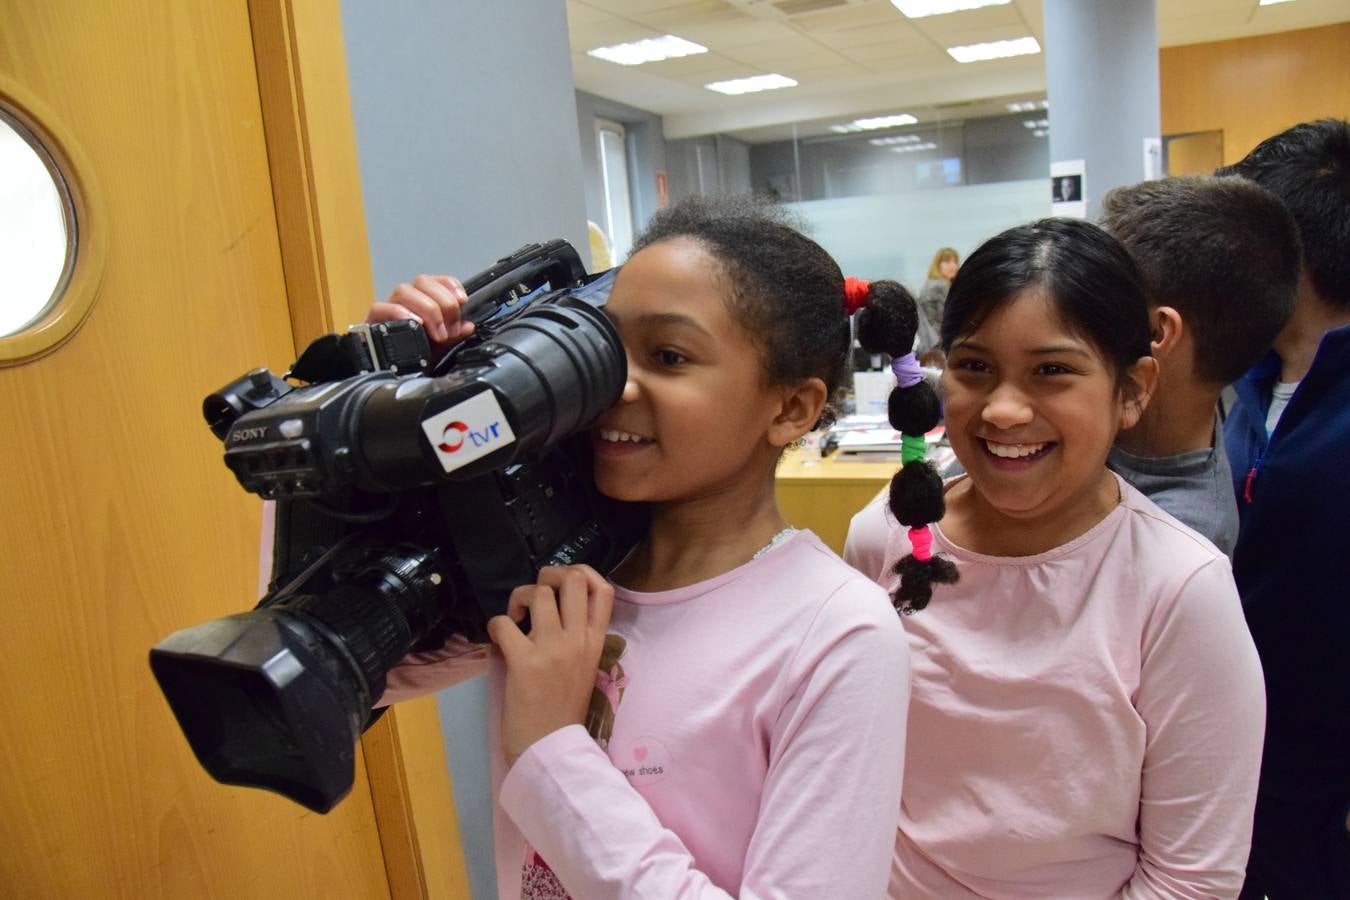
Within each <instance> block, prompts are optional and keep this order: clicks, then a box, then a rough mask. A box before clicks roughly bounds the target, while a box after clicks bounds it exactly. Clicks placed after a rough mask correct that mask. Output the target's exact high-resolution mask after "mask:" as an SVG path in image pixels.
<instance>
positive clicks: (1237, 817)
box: [845, 481, 1265, 900]
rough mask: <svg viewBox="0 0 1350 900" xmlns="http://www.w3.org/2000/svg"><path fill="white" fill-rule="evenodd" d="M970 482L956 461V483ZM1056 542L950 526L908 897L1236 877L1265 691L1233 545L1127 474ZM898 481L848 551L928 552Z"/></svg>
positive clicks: (903, 840) (929, 655) (903, 891)
mask: <svg viewBox="0 0 1350 900" xmlns="http://www.w3.org/2000/svg"><path fill="white" fill-rule="evenodd" d="M953 483H954V482H953ZM1120 490H1121V495H1122V500H1121V503H1120V504H1119V505H1118V506H1116V508H1115V509H1114V510H1112V511H1111V513H1109V514H1108V515H1107V516H1106V518H1105V519H1103V520H1102V521H1101V522H1099V523H1098V524H1097V525H1096V526H1094V527H1093V528H1092V529H1091V530H1089V531H1088V532H1087V533H1085V534H1083V535H1081V536H1079V537H1078V538H1076V539H1074V540H1073V541H1070V542H1069V543H1067V544H1064V545H1063V546H1061V547H1057V548H1055V549H1053V550H1050V551H1048V552H1046V553H1041V554H1038V555H1036V556H1027V557H991V556H984V555H981V554H978V553H973V552H971V551H969V550H966V549H963V548H961V547H958V546H956V545H955V544H953V543H952V542H951V541H950V540H948V539H947V537H946V536H945V535H944V534H943V533H942V531H941V529H940V528H937V527H934V528H933V538H934V540H933V552H935V553H937V552H941V553H943V554H945V555H947V556H948V557H949V558H951V559H952V560H953V561H954V562H955V563H956V566H957V569H958V570H959V571H960V575H961V580H960V582H959V583H958V584H956V585H953V586H950V587H948V586H939V587H938V588H937V589H936V590H935V591H934V594H933V599H932V601H931V603H930V604H929V605H928V607H927V608H926V609H924V610H923V611H921V612H919V613H916V614H915V615H912V616H908V617H906V618H905V621H904V624H905V631H906V633H907V636H908V639H909V645H910V651H911V657H912V660H913V666H914V680H913V688H912V689H913V694H912V699H911V705H910V719H909V746H908V751H907V754H906V762H905V779H904V797H903V802H902V803H901V811H900V827H899V830H898V832H897V835H896V844H895V859H894V864H893V867H892V873H891V887H890V896H891V897H895V898H901V897H905V898H909V897H944V898H964V897H987V898H1031V897H1035V898H1050V897H1053V898H1075V900H1088V898H1105V897H1125V898H1145V897H1148V898H1187V897H1236V896H1237V895H1238V891H1239V890H1240V888H1241V886H1242V881H1243V872H1244V871H1245V868H1246V862H1247V851H1248V846H1249V843H1250V840H1251V825H1252V810H1253V806H1254V804H1255V798H1256V781H1257V773H1258V769H1259V767H1260V758H1261V742H1262V736H1263V727H1264V721H1265V695H1264V688H1263V684H1262V680H1261V668H1260V663H1259V662H1258V660H1257V656H1256V652H1255V649H1254V648H1253V646H1252V640H1251V637H1250V635H1249V634H1248V633H1247V627H1246V623H1245V621H1244V619H1243V616H1242V609H1241V606H1240V605H1239V602H1238V595H1237V591H1236V589H1235V587H1234V585H1233V577H1232V574H1231V572H1230V570H1229V566H1228V560H1227V559H1226V558H1225V557H1224V556H1223V554H1222V553H1220V552H1219V551H1218V550H1216V549H1215V548H1214V546H1213V545H1212V544H1210V543H1209V542H1208V541H1206V540H1204V539H1203V538H1201V537H1200V536H1199V535H1197V534H1195V533H1194V532H1193V531H1191V530H1190V529H1188V528H1186V527H1185V526H1184V525H1182V524H1181V523H1179V522H1177V521H1176V520H1175V519H1173V518H1172V517H1171V516H1169V515H1168V514H1167V513H1165V512H1163V511H1162V510H1160V509H1159V508H1158V507H1156V506H1155V505H1154V504H1153V503H1151V502H1150V501H1149V500H1148V499H1146V498H1145V497H1144V496H1143V495H1142V494H1140V493H1139V492H1138V491H1136V490H1134V489H1133V488H1131V487H1130V486H1129V485H1127V484H1126V483H1125V482H1124V481H1120ZM909 549H910V547H909V542H908V539H907V537H906V534H905V529H904V528H902V527H900V526H898V525H896V523H895V521H894V519H892V518H891V517H890V515H889V514H888V513H887V512H886V510H885V508H884V506H883V505H882V503H881V502H880V501H878V502H876V503H873V504H872V505H869V506H868V507H867V508H865V509H864V510H863V511H862V512H860V513H858V514H857V515H856V516H855V517H854V519H853V523H852V526H851V528H850V530H849V537H848V542H847V545H846V547H845V558H846V559H847V560H849V562H851V563H852V564H853V565H855V566H857V567H858V568H859V569H860V570H861V571H863V572H866V573H867V574H869V575H871V576H872V577H874V578H875V579H876V580H877V581H878V582H879V583H881V584H883V585H884V586H887V587H888V588H889V587H893V586H894V583H895V581H896V576H894V575H891V574H889V569H890V566H891V565H893V564H894V562H895V561H896V560H897V559H900V558H901V557H902V556H904V555H905V554H907V553H908V552H909Z"/></svg>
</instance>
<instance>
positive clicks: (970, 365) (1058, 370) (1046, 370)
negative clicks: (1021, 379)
mask: <svg viewBox="0 0 1350 900" xmlns="http://www.w3.org/2000/svg"><path fill="white" fill-rule="evenodd" d="M947 366H948V368H951V369H956V370H957V371H961V372H978V373H985V372H989V371H991V369H990V366H989V364H988V363H987V362H985V361H984V360H982V359H974V358H970V357H967V358H965V359H957V360H954V361H953V360H948V363H947ZM1034 371H1035V373H1036V374H1037V375H1073V374H1075V371H1074V370H1073V369H1070V368H1069V367H1068V366H1063V365H1060V364H1059V363H1041V364H1040V365H1038V366H1037V367H1036V368H1035V370H1034Z"/></svg>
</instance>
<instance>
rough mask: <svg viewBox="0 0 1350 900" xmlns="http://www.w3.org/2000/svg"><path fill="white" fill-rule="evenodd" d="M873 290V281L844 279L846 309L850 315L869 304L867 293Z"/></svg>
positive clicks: (849, 277) (850, 277) (852, 278)
mask: <svg viewBox="0 0 1350 900" xmlns="http://www.w3.org/2000/svg"><path fill="white" fill-rule="evenodd" d="M871 290H872V282H870V281H863V280H862V279H861V278H854V277H853V276H852V275H850V276H848V277H847V278H845V279H844V311H845V312H846V313H848V314H849V315H850V316H851V315H853V314H854V313H855V312H857V311H858V310H860V309H862V308H863V307H865V306H867V295H868V293H869V292H870V291H871Z"/></svg>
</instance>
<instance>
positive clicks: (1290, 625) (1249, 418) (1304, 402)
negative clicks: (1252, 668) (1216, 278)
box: [1224, 326, 1350, 799]
mask: <svg viewBox="0 0 1350 900" xmlns="http://www.w3.org/2000/svg"><path fill="white" fill-rule="evenodd" d="M1279 374H1280V359H1279V357H1278V356H1277V355H1275V354H1274V353H1273V352H1272V353H1271V354H1269V355H1268V356H1267V357H1266V359H1264V360H1263V361H1262V362H1261V363H1259V364H1258V365H1257V366H1256V367H1255V368H1253V369H1252V370H1251V371H1250V372H1248V373H1247V374H1246V375H1245V376H1244V377H1243V378H1242V379H1240V380H1239V381H1238V382H1237V384H1236V385H1235V387H1236V389H1237V394H1238V402H1237V405H1236V406H1235V407H1234V408H1233V411H1232V413H1231V414H1230V415H1229V417H1228V421H1227V422H1226V423H1225V425H1224V437H1225V440H1226V444H1227V448H1228V458H1229V461H1230V462H1231V463H1232V469H1233V487H1234V489H1235V491H1236V493H1237V498H1238V515H1239V519H1240V527H1239V531H1238V541H1237V547H1236V549H1235V550H1234V552H1233V575H1234V577H1235V578H1236V579H1237V585H1238V590H1239V592H1240V593H1241V594H1242V605H1243V609H1244V610H1245V612H1246V614H1247V624H1248V626H1249V627H1250V628H1251V631H1252V638H1253V639H1254V640H1255V642H1256V649H1257V651H1258V652H1259V653H1260V654H1261V665H1262V667H1263V668H1264V670H1265V677H1266V697H1267V699H1266V702H1267V709H1268V712H1267V722H1266V748H1265V758H1264V760H1263V762H1262V773H1261V791H1262V793H1264V794H1269V795H1271V796H1279V797H1285V798H1288V799H1299V798H1310V797H1314V796H1316V797H1322V798H1325V797H1327V796H1329V795H1330V794H1332V793H1333V792H1334V793H1337V794H1340V795H1343V796H1350V326H1346V327H1343V328H1337V329H1334V330H1332V331H1329V332H1327V333H1326V335H1324V336H1323V338H1322V343H1321V345H1320V346H1319V347H1318V350H1317V355H1316V357H1315V358H1314V359H1313V364H1312V368H1311V369H1309V370H1308V374H1307V375H1306V376H1305V377H1304V378H1303V380H1302V382H1300V384H1299V386H1298V389H1297V390H1296V391H1295V392H1294V395H1293V397H1291V398H1290V400H1289V405H1288V407H1287V408H1286V409H1285V411H1284V413H1283V415H1282V416H1281V417H1280V421H1279V423H1278V424H1277V425H1276V427H1275V432H1274V434H1272V435H1271V436H1270V438H1269V440H1267V438H1266V427H1265V420H1266V411H1267V410H1268V409H1269V407H1270V395H1271V387H1272V385H1273V384H1274V383H1275V380H1276V379H1277V378H1278V376H1279Z"/></svg>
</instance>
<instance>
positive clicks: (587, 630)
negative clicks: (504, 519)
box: [488, 566, 614, 767]
mask: <svg viewBox="0 0 1350 900" xmlns="http://www.w3.org/2000/svg"><path fill="white" fill-rule="evenodd" d="M613 608H614V588H613V587H612V586H611V585H610V584H609V582H607V581H605V579H604V578H602V577H601V576H600V573H598V572H596V571H595V570H594V569H592V568H591V567H590V566H554V567H549V568H546V569H541V570H540V571H539V579H538V581H537V582H536V583H535V584H531V585H525V586H523V587H518V588H516V589H515V590H514V591H513V592H512V593H511V600H510V602H509V603H508V605H507V611H506V615H503V616H495V617H493V618H492V620H491V621H489V622H488V634H489V635H491V637H492V642H493V643H494V644H496V645H497V646H498V647H499V648H500V649H501V652H502V656H503V657H504V658H505V660H506V690H505V694H504V697H503V700H502V752H503V753H504V754H505V756H506V764H507V766H508V767H510V766H512V765H514V764H515V762H516V760H517V759H518V758H519V757H520V755H521V754H522V753H524V752H525V751H526V750H527V749H528V748H529V747H530V745H531V744H533V743H534V742H535V741H537V740H539V739H540V738H542V737H544V736H545V735H548V734H552V733H553V732H554V731H557V730H558V729H559V728H564V727H566V726H568V725H575V724H580V723H581V722H582V721H584V719H585V716H586V707H587V706H588V705H589V704H590V698H591V691H592V690H593V689H594V687H595V673H596V667H597V666H599V664H600V652H601V651H602V650H603V649H604V645H605V632H606V631H607V630H608V628H609V616H610V612H611V611H612V610H613ZM526 613H528V614H529V617H530V633H529V634H528V635H527V634H525V633H524V632H522V631H521V630H520V627H519V625H517V623H518V622H521V621H523V620H524V618H525V615H526Z"/></svg>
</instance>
